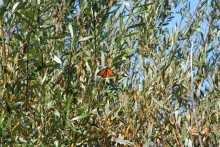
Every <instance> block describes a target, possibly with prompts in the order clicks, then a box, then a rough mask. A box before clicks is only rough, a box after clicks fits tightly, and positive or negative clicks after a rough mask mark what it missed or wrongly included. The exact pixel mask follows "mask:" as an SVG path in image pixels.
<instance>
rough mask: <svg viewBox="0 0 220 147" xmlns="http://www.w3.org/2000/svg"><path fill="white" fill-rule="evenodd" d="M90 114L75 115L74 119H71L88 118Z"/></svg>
mask: <svg viewBox="0 0 220 147" xmlns="http://www.w3.org/2000/svg"><path fill="white" fill-rule="evenodd" d="M88 116H89V114H82V115H79V116H76V117H74V118H73V119H71V121H74V120H80V119H83V118H86V117H88Z"/></svg>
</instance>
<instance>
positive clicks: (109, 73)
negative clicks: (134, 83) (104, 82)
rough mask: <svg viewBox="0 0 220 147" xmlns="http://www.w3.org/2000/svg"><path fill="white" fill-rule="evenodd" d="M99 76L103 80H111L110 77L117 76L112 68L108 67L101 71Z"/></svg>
mask: <svg viewBox="0 0 220 147" xmlns="http://www.w3.org/2000/svg"><path fill="white" fill-rule="evenodd" d="M98 75H100V76H102V77H103V78H109V77H112V76H114V75H115V74H114V72H113V71H112V70H111V69H110V68H108V67H106V68H103V69H102V70H100V71H99V72H98Z"/></svg>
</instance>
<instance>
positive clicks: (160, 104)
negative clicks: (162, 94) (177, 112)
mask: <svg viewBox="0 0 220 147" xmlns="http://www.w3.org/2000/svg"><path fill="white" fill-rule="evenodd" d="M152 99H153V100H154V102H155V103H157V104H158V105H159V106H161V107H162V108H165V109H166V110H169V109H168V108H167V107H166V106H165V105H164V104H163V102H160V101H158V100H156V99H155V98H152Z"/></svg>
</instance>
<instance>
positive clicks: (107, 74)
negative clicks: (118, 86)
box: [106, 68, 115, 77]
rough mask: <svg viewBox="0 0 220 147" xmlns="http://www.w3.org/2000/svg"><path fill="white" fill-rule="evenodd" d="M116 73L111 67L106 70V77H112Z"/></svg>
mask: <svg viewBox="0 0 220 147" xmlns="http://www.w3.org/2000/svg"><path fill="white" fill-rule="evenodd" d="M114 75H115V74H114V72H113V71H112V70H111V69H110V68H108V69H107V71H106V77H112V76H114Z"/></svg>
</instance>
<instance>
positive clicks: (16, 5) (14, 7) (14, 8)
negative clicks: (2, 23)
mask: <svg viewBox="0 0 220 147" xmlns="http://www.w3.org/2000/svg"><path fill="white" fill-rule="evenodd" d="M19 3H20V2H17V3H15V4H14V6H13V7H12V13H14V11H15V10H16V8H17V7H18V5H19Z"/></svg>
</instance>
